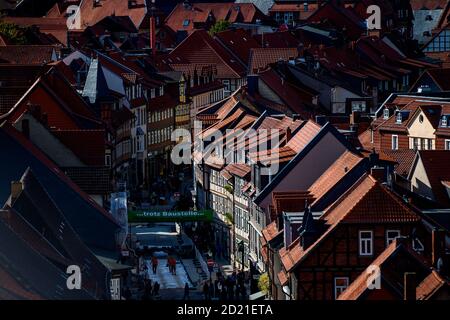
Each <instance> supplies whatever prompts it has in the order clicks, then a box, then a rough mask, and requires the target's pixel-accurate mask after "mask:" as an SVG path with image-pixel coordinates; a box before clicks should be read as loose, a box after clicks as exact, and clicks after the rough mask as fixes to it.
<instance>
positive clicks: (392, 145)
mask: <svg viewBox="0 0 450 320" xmlns="http://www.w3.org/2000/svg"><path fill="white" fill-rule="evenodd" d="M394 138H395V142H396V143H395V145H394ZM391 147H392V150H398V135H396V134H393V135H392V137H391ZM394 147H395V148H394Z"/></svg>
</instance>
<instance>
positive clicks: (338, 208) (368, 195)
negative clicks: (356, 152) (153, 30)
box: [324, 175, 419, 223]
mask: <svg viewBox="0 0 450 320" xmlns="http://www.w3.org/2000/svg"><path fill="white" fill-rule="evenodd" d="M324 219H326V220H327V222H328V223H332V222H345V223H398V222H415V221H418V220H419V217H418V216H417V215H416V214H415V213H414V212H413V211H412V210H411V209H409V208H408V207H407V206H406V205H405V204H404V203H403V201H402V200H401V199H400V198H398V197H397V196H395V195H394V194H393V193H392V192H390V191H388V190H387V189H386V188H385V187H383V186H382V185H381V184H380V183H379V182H377V181H376V180H375V179H374V178H373V177H372V176H370V175H366V176H365V177H363V178H361V179H360V181H359V182H357V184H356V186H354V187H352V188H351V189H350V190H349V192H347V193H346V194H344V195H343V196H342V197H341V198H340V199H339V200H338V201H337V202H336V203H335V204H333V205H332V206H331V207H330V208H329V209H328V210H327V212H326V213H325V214H324Z"/></svg>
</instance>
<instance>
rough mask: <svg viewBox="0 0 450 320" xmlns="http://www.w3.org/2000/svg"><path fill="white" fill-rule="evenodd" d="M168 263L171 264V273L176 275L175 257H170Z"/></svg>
mask: <svg viewBox="0 0 450 320" xmlns="http://www.w3.org/2000/svg"><path fill="white" fill-rule="evenodd" d="M170 264H171V266H172V274H173V275H176V274H177V260H176V259H175V258H173V257H172V258H171V259H170Z"/></svg>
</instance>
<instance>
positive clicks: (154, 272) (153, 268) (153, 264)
mask: <svg viewBox="0 0 450 320" xmlns="http://www.w3.org/2000/svg"><path fill="white" fill-rule="evenodd" d="M157 268H158V259H157V258H156V257H155V256H152V270H153V274H156V269H157Z"/></svg>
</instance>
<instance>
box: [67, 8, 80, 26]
mask: <svg viewBox="0 0 450 320" xmlns="http://www.w3.org/2000/svg"><path fill="white" fill-rule="evenodd" d="M66 13H67V14H68V15H69V17H68V18H67V21H66V25H67V29H69V30H79V29H81V13H80V7H79V6H76V5H70V6H69V7H68V8H67V10H66Z"/></svg>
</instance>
